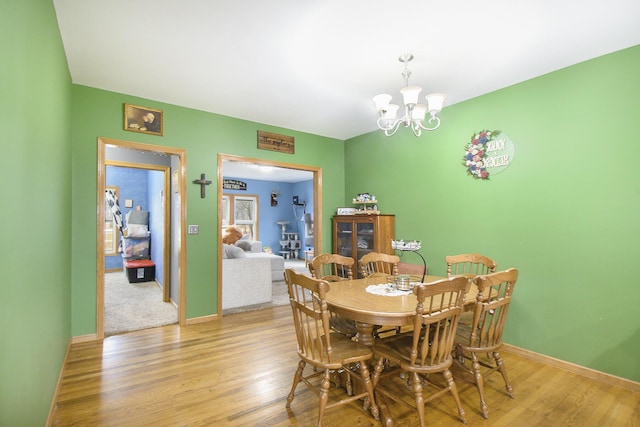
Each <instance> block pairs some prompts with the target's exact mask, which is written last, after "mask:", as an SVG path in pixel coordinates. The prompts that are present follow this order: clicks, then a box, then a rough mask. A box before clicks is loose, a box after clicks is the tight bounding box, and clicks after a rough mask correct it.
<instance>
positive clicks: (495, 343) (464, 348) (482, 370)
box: [454, 268, 518, 418]
mask: <svg viewBox="0 0 640 427" xmlns="http://www.w3.org/2000/svg"><path fill="white" fill-rule="evenodd" d="M517 279H518V270H517V269H515V268H510V269H508V270H506V271H500V272H497V273H492V274H488V275H484V276H478V277H477V278H475V279H474V282H475V284H476V286H477V287H478V295H477V297H476V303H475V306H474V311H473V322H472V324H471V325H467V324H462V323H460V324H459V325H458V334H457V337H456V345H455V360H456V366H455V367H456V368H458V369H455V370H454V375H456V377H458V378H460V379H465V380H468V381H470V382H472V383H474V384H475V385H476V388H477V389H478V393H479V394H480V410H481V411H482V416H483V417H484V418H488V417H489V409H488V406H487V403H486V402H485V399H484V382H485V381H484V379H485V378H486V377H487V376H488V375H490V374H492V373H493V372H495V371H499V372H500V373H501V374H502V378H503V380H504V384H505V387H506V389H507V394H508V395H509V397H511V398H512V399H513V398H514V395H513V387H511V384H510V383H509V379H508V377H507V369H506V367H505V365H504V362H503V361H502V358H501V357H500V353H498V349H500V347H502V332H503V331H504V326H505V324H506V320H507V312H508V310H509V305H510V304H511V297H512V296H513V289H514V288H515V285H516V280H517ZM479 355H483V356H482V357H480V356H479ZM467 361H470V365H471V366H469V365H467V364H466V362H467ZM457 372H460V373H461V374H460V375H458V373H457Z"/></svg>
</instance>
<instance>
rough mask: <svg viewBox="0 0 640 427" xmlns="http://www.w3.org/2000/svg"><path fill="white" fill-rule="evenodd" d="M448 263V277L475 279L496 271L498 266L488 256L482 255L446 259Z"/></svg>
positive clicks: (466, 255)
mask: <svg viewBox="0 0 640 427" xmlns="http://www.w3.org/2000/svg"><path fill="white" fill-rule="evenodd" d="M444 261H445V262H446V263H447V277H451V276H458V275H465V276H467V277H469V278H474V277H476V276H479V275H481V274H489V273H493V272H494V271H496V268H497V267H498V265H497V264H496V262H495V261H494V260H492V259H491V258H489V257H488V256H485V255H481V254H460V255H448V256H446V257H444Z"/></svg>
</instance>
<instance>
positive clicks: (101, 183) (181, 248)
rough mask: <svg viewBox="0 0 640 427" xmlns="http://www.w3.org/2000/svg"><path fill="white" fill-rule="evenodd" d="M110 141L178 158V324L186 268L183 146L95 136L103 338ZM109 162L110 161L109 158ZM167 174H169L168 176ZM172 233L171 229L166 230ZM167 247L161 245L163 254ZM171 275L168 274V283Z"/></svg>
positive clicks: (100, 333)
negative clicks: (106, 208)
mask: <svg viewBox="0 0 640 427" xmlns="http://www.w3.org/2000/svg"><path fill="white" fill-rule="evenodd" d="M107 145H113V146H116V147H119V148H125V149H131V150H140V151H145V152H149V153H163V154H166V155H170V156H176V157H177V159H178V165H177V168H176V170H175V171H174V173H175V172H177V173H178V183H177V185H176V183H175V182H174V183H173V186H174V188H173V189H174V191H176V192H177V194H178V197H179V200H180V207H179V209H180V214H179V220H178V222H179V228H180V230H179V238H178V239H177V240H178V242H177V245H178V247H177V253H178V255H177V256H178V262H177V263H176V264H177V265H178V274H177V277H178V323H179V324H180V325H181V326H182V325H184V324H185V323H186V313H187V310H186V294H187V292H186V280H185V279H186V271H185V268H184V266H185V265H186V247H185V244H184V242H185V241H186V232H185V227H184V226H183V224H185V216H186V214H185V212H186V197H185V195H186V184H185V177H186V171H185V169H186V168H185V165H186V162H187V159H186V150H184V149H181V148H173V147H164V146H160V145H151V144H142V143H138V142H131V141H121V140H116V139H110V138H103V137H98V150H97V151H98V165H97V166H98V167H97V183H98V185H97V194H96V202H97V209H96V212H97V227H96V231H97V234H96V242H97V244H96V248H97V253H96V338H97V339H103V338H104V241H103V237H104V191H105V187H106V165H107V164H108V163H110V162H108V161H107V159H106V146H107ZM111 163H113V162H111ZM169 178H171V177H169ZM170 196H172V194H169V195H166V196H165V197H166V199H165V202H166V203H167V204H168V205H170V204H171V197H170ZM172 221H173V220H172V219H171V218H169V221H168V223H169V226H168V227H169V229H171V225H170V224H171V222H172ZM166 228H167V221H165V229H166ZM169 234H172V233H169ZM168 244H170V241H169V242H167V241H165V246H167V245H168ZM166 251H167V249H165V255H166ZM167 264H169V265H170V264H171V256H170V255H169V257H168V258H167V259H166V260H165V265H167ZM170 282H171V279H170V278H169V283H170Z"/></svg>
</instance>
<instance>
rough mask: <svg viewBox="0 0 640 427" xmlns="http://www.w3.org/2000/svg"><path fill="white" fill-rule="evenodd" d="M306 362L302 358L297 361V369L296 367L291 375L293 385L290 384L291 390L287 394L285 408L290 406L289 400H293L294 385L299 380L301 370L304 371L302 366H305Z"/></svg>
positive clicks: (296, 384)
mask: <svg viewBox="0 0 640 427" xmlns="http://www.w3.org/2000/svg"><path fill="white" fill-rule="evenodd" d="M306 364H307V363H306V362H305V361H303V360H301V361H300V362H298V369H296V373H295V375H294V376H293V385H292V386H291V391H290V392H289V396H287V405H286V407H287V408H290V407H291V402H293V395H294V392H295V391H296V387H297V386H298V383H299V382H300V378H302V371H304V367H305V366H306Z"/></svg>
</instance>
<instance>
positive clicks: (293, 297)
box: [284, 268, 380, 426]
mask: <svg viewBox="0 0 640 427" xmlns="http://www.w3.org/2000/svg"><path fill="white" fill-rule="evenodd" d="M284 276H285V281H286V283H287V287H288V290H289V301H290V303H291V310H292V312H293V323H294V326H295V331H296V339H297V352H298V357H299V358H300V362H299V363H298V369H297V370H296V373H295V375H294V378H293V385H292V387H291V391H290V392H289V395H288V396H287V403H286V407H287V408H290V407H291V402H292V401H293V398H294V393H295V390H296V387H297V386H298V384H299V383H301V382H303V383H304V384H305V385H306V386H307V387H309V388H310V389H311V390H312V391H313V392H314V393H315V394H317V395H318V396H319V409H318V421H317V425H318V426H321V425H322V418H323V415H324V412H325V409H330V408H333V407H335V406H338V405H344V404H347V403H350V402H353V401H356V400H358V399H364V409H365V410H366V409H367V408H369V409H370V410H371V414H372V416H373V417H374V418H375V419H376V420H379V418H380V415H379V409H378V406H377V405H376V401H375V397H374V393H373V381H372V380H371V376H370V373H369V369H368V367H367V365H368V363H369V361H370V360H371V359H372V356H373V353H372V351H371V349H370V348H369V347H366V346H364V345H362V344H358V343H357V342H355V341H352V340H350V339H348V338H346V337H344V336H343V335H341V334H334V333H331V331H330V328H329V310H328V308H327V303H326V301H325V295H326V294H327V293H328V292H329V291H330V290H331V285H330V284H329V282H327V281H326V280H318V279H315V278H312V277H309V276H307V275H305V274H300V273H297V272H296V271H295V270H293V269H290V268H288V269H286V270H285V273H284ZM307 365H309V366H311V367H313V371H312V372H310V373H308V374H307V375H305V373H304V369H305V367H306V366H307ZM337 370H343V371H344V372H346V373H347V374H348V376H349V377H350V378H352V379H353V380H356V381H359V382H360V383H361V384H362V385H363V386H364V391H363V392H362V393H358V394H354V395H352V396H347V397H345V398H343V399H340V400H334V401H332V402H331V403H329V386H330V380H331V376H332V375H333V373H334V372H335V371H337ZM320 376H322V379H321V381H320V382H319V384H318V381H313V379H314V378H316V377H320Z"/></svg>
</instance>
